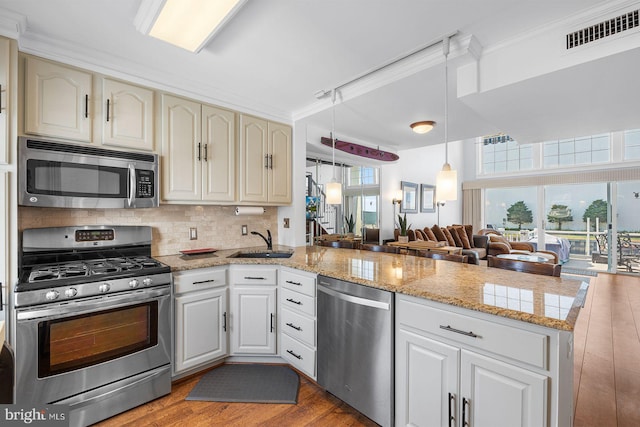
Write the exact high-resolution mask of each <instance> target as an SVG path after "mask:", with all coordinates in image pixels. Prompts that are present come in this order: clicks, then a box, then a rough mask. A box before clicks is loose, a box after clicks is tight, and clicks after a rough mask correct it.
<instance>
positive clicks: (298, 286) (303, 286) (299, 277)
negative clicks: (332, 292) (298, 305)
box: [280, 268, 316, 297]
mask: <svg viewBox="0 0 640 427" xmlns="http://www.w3.org/2000/svg"><path fill="white" fill-rule="evenodd" d="M280 283H281V285H282V287H283V288H288V289H291V290H294V291H296V292H300V293H301V294H305V295H309V296H310V297H315V295H316V278H315V275H313V276H306V275H303V274H300V273H296V272H293V271H291V270H287V269H286V268H283V269H282V270H280Z"/></svg>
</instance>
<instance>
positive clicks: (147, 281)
mask: <svg viewBox="0 0 640 427" xmlns="http://www.w3.org/2000/svg"><path fill="white" fill-rule="evenodd" d="M152 283H153V279H152V278H151V277H147V278H146V279H144V280H143V281H142V284H143V285H145V286H151V284H152Z"/></svg>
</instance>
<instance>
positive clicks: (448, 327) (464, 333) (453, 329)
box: [440, 325, 482, 338]
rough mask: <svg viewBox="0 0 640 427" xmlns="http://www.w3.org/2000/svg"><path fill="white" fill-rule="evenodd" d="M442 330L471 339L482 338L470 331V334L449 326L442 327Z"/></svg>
mask: <svg viewBox="0 0 640 427" xmlns="http://www.w3.org/2000/svg"><path fill="white" fill-rule="evenodd" d="M440 329H444V330H445V331H449V332H455V333H456V334H462V335H466V336H468V337H471V338H482V337H481V336H480V335H476V334H474V333H473V332H471V331H469V332H467V331H463V330H460V329H456V328H452V327H451V326H449V325H447V326H444V325H440Z"/></svg>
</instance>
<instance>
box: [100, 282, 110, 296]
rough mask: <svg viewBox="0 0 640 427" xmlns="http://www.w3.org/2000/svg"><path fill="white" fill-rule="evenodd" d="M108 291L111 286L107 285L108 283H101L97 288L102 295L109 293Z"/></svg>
mask: <svg viewBox="0 0 640 427" xmlns="http://www.w3.org/2000/svg"><path fill="white" fill-rule="evenodd" d="M109 289H111V285H109V284H108V283H103V284H101V285H100V286H98V290H99V291H100V292H101V293H103V294H104V293H107V292H109Z"/></svg>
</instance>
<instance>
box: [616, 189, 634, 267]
mask: <svg viewBox="0 0 640 427" xmlns="http://www.w3.org/2000/svg"><path fill="white" fill-rule="evenodd" d="M611 187H612V189H611V195H612V200H613V207H614V209H615V212H616V215H615V218H614V221H612V225H613V227H612V232H611V235H612V239H615V240H614V241H615V242H616V245H615V249H616V254H615V260H616V264H617V272H618V273H626V274H634V275H638V274H640V215H638V211H640V181H621V182H617V183H612V185H611ZM612 249H613V248H612Z"/></svg>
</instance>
